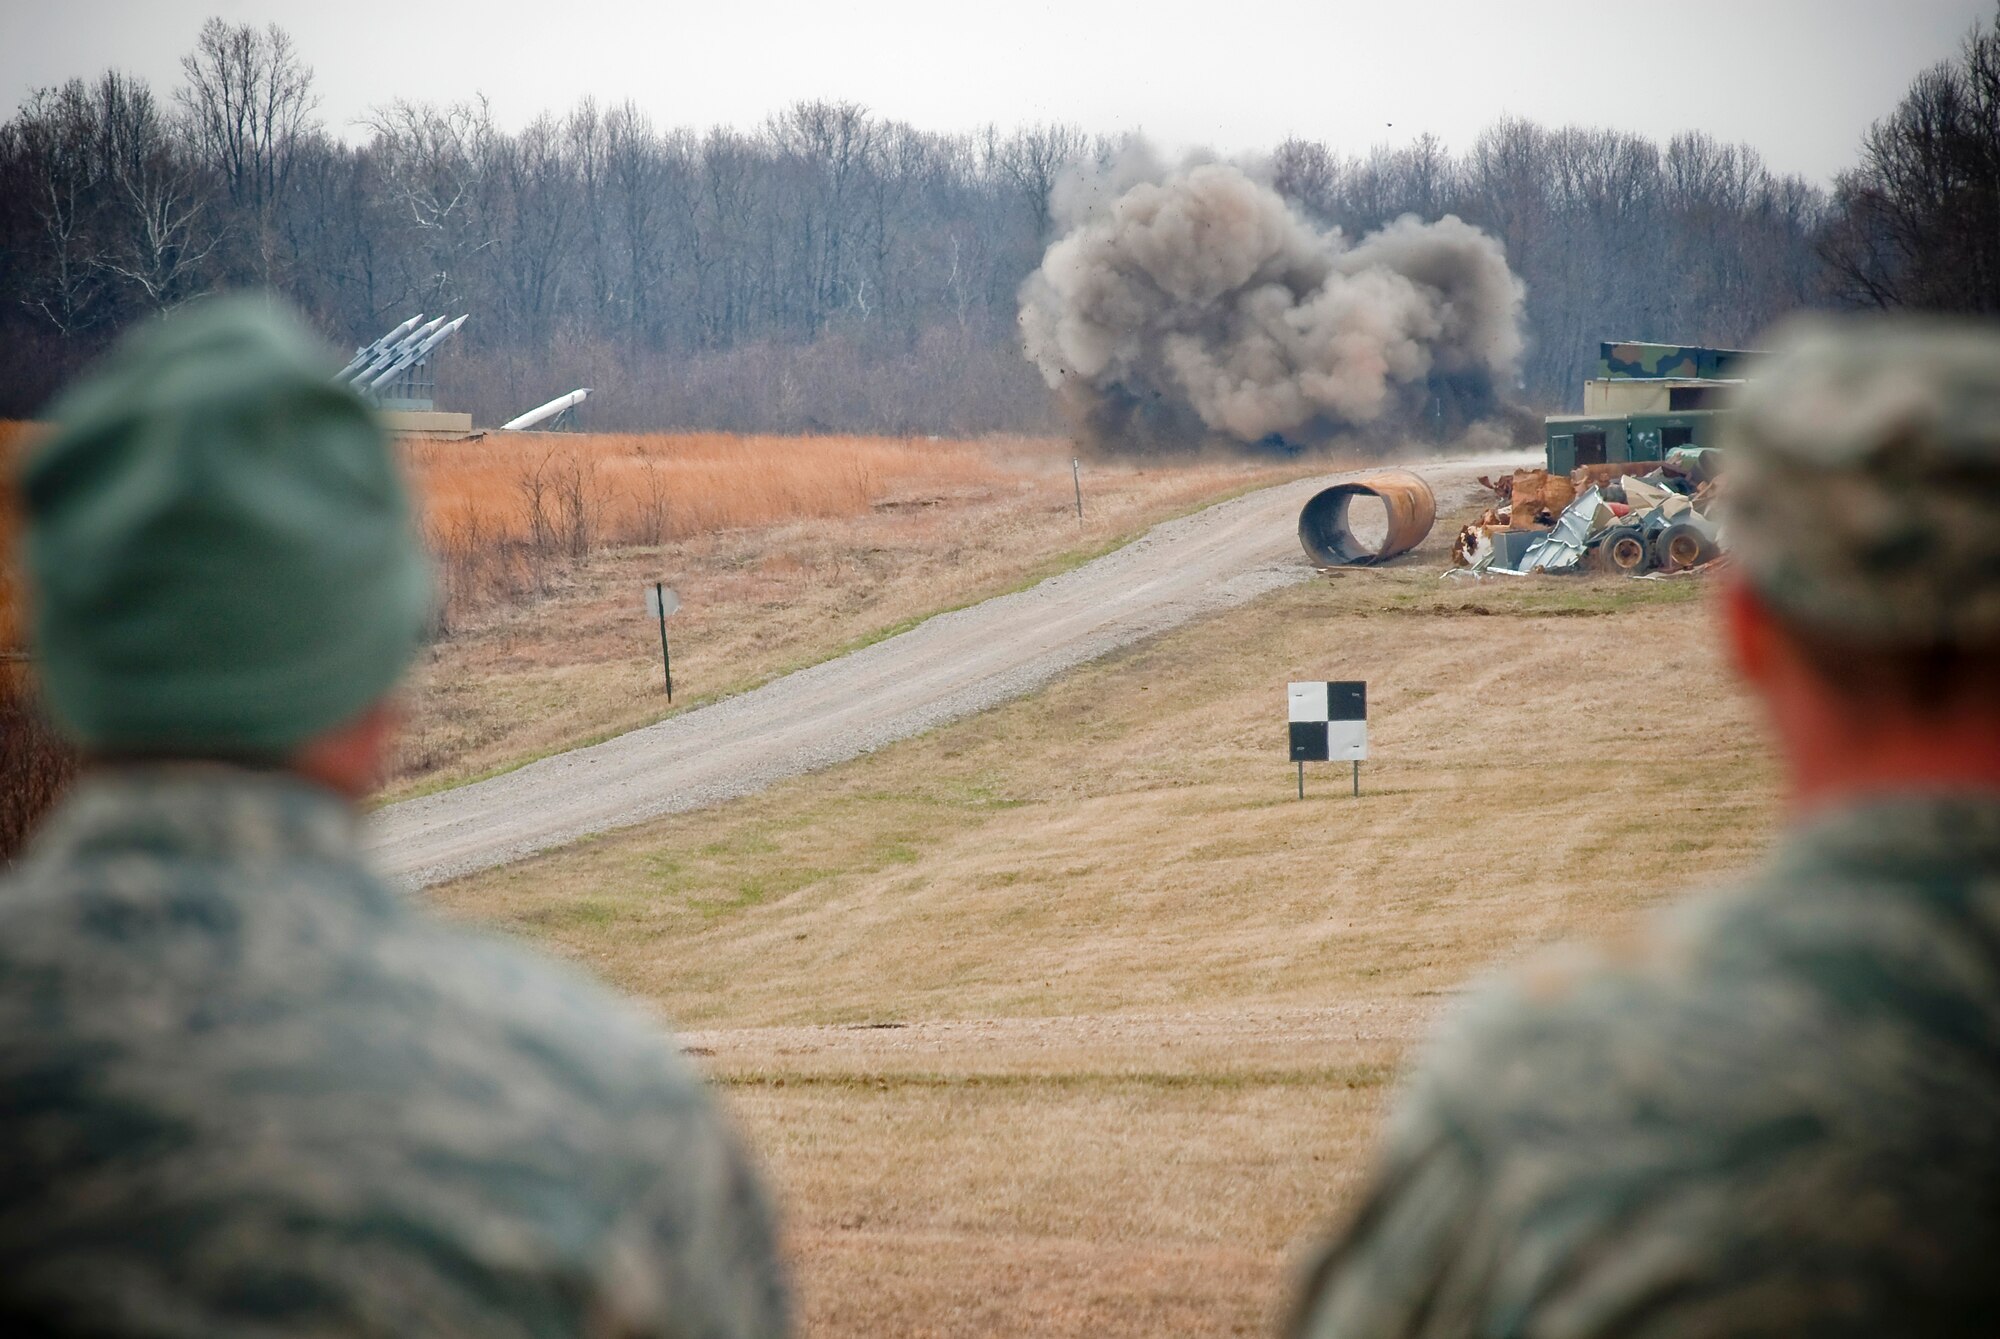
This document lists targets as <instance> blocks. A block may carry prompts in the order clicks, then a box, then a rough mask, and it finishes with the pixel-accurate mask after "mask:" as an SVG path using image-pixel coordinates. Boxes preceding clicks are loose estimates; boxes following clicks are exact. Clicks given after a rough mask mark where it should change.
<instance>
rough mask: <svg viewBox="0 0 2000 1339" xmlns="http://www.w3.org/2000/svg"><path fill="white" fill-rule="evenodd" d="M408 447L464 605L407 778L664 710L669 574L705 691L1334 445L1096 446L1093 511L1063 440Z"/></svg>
mask: <svg viewBox="0 0 2000 1339" xmlns="http://www.w3.org/2000/svg"><path fill="white" fill-rule="evenodd" d="M404 450H405V452H406V459H407V460H408V463H409V465H410V470H411V475H412V478H413V480H414V482H415V486H416V491H417V495H418V498H419V501H420V505H421V507H422V510H423V513H424V526H425V529H426V531H427V533H428V534H429V536H430V538H431V542H432V545H433V547H434V549H435V550H436V551H437V552H438V554H439V557H440V566H441V568H442V570H443V574H444V580H445V585H446V590H447V593H448V595H449V597H450V608H449V610H448V614H447V629H446V632H445V635H444V636H443V637H441V638H440V639H439V640H438V642H437V643H436V644H435V645H434V646H433V647H432V649H431V651H430V652H429V654H428V655H427V656H426V658H425V660H424V661H423V663H421V664H420V665H419V666H418V668H417V671H416V673H415V675H414V676H413V678H412V681H411V687H410V691H409V693H408V695H407V710H408V714H409V719H408V728H407V729H406V732H405V734H404V743H403V749H402V754H401V757H400V759H399V761H398V765H397V767H396V770H395V774H394V776H393V778H392V780H391V783H390V787H389V791H388V793H387V796H386V798H392V799H393V798H400V797H402V796H406V795H409V794H412V793H416V792H418V791H421V790H424V789H429V788H433V787H436V786H438V785H443V784H450V783H453V782H457V781H462V780H464V779H466V778H468V777H472V776H477V775H481V774H485V773H489V772H491V771H494V770H496V769H500V768H504V767H506V766H509V765H512V764H516V763H519V762H521V761H525V760H527V759H529V758H532V757H536V756H540V755H541V754H545V753H548V752H550V751H553V750H556V749H560V748H565V747H569V746H571V745H574V744H577V743H581V742H584V741H586V740H591V739H596V738H601V737H603V736H605V735H609V734H613V733H617V732H619V731H622V730H628V729H632V728H634V727H636V726H639V725H644V724H647V723H649V722H651V721H654V720H657V719H659V718H660V717H661V716H662V715H664V714H666V712H667V711H668V705H667V702H666V697H665V692H664V682H663V675H662V673H661V665H660V645H659V632H658V629H657V627H656V625H655V624H654V623H653V622H651V621H650V620H649V619H648V618H647V617H646V614H645V609H644V590H645V587H646V586H647V585H648V584H649V583H651V582H653V581H656V580H663V581H665V582H666V583H667V584H668V585H670V586H673V587H674V588H675V589H676V590H678V591H679V593H680V595H681V597H682V600H683V605H682V608H681V611H680V612H679V613H678V614H676V615H675V616H674V618H673V620H672V622H671V624H670V626H669V633H670V638H671V642H672V652H673V662H674V687H675V698H674V707H675V708H676V709H683V710H684V709H686V708H687V707H688V706H690V705H696V704H699V703H700V702H703V701H706V700H711V699H713V698H714V697H716V696H718V695H722V694H725V693H730V692H735V691H740V690H742V689H744V688H747V687H750V686H753V685H754V684H756V683H759V682H762V681H763V680H765V679H768V678H770V677H772V676H773V675H776V674H780V673H783V672H785V671H787V670H790V669H794V668H797V667H799V666H802V665H806V664H810V663H812V662H814V661H817V660H822V659H825V658H826V657H827V656H829V655H832V654H835V653H837V652H838V651H840V650H842V649H845V648H850V647H853V646H855V645H858V644H861V643H864V642H866V641H869V640H873V639H875V638H878V637H880V636H883V635H885V634H887V633H889V632H892V631H895V630H897V629H898V628H900V627H903V626H907V625H908V624H909V623H910V622H912V621H914V620H917V619H920V618H923V617H925V616H927V615H929V614H932V613H936V612H938V611H939V610H942V609H946V608H952V607H955V606H957V605H961V604H965V603H968V602H970V601H973V600H978V599H983V598H985V597H987V596H990V595H995V594H999V593H1001V592H1003V591H1006V590H1010V589H1013V588H1015V587H1017V586H1020V585H1022V584H1024V583H1026V582H1029V581H1032V580H1034V579H1036V578H1038V577H1041V576H1044V575H1047V574H1049V573H1051V572H1053V571H1056V570H1059V569H1060V568H1061V567H1064V566H1066V565H1069V564H1071V563H1074V562H1076V561H1079V560H1081V559H1083V558H1086V557H1089V556H1092V555H1094V554H1096V553H1099V552H1102V551H1103V550H1105V549H1106V548H1108V547H1110V546H1112V545H1114V544H1116V543H1117V542H1119V541H1120V540H1122V539H1124V538H1127V537H1130V536H1131V535H1133V534H1135V533H1137V532H1139V531H1142V530H1144V529H1145V528H1146V527H1148V526H1150V525H1152V524H1153V523H1154V522H1156V521H1159V520H1162V519H1165V518H1166V517H1168V516H1172V515H1175V514H1178V513H1180V512H1184V511H1187V510H1189V509H1191V508H1193V507H1196V506H1199V505H1201V504H1203V503H1205V502H1208V501H1212V500H1215V499H1217V498H1220V497H1223V496H1226V495H1228V494H1230V493H1233V492H1237V491H1240V490H1242V489H1244V488H1247V487H1252V486H1256V485H1258V484H1263V483H1270V482H1276V481H1278V480H1280V479H1284V478H1291V477H1297V476H1298V475H1301V474H1305V473H1310V472H1314V471H1317V470H1325V469H1328V468H1332V466H1330V465H1329V464H1328V463H1327V462H1325V461H1323V460H1322V461H1319V462H1316V463H1311V464H1304V463H1299V462H1288V463H1284V464H1277V463H1273V462H1269V461H1255V460H1241V459H1226V460H1215V461H1193V462H1178V463H1175V464H1172V465H1170V466H1141V465H1135V464H1130V463H1108V462H1102V463H1100V462H1090V463H1086V465H1085V466H1084V473H1083V488H1084V519H1083V521H1082V522H1081V523H1079V522H1078V521H1077V519H1076V514H1075V511H1074V494H1073V491H1072V482H1071V476H1070V454H1069V450H1068V448H1067V446H1066V445H1065V444H1064V443H1061V442H1054V441H1044V440H1035V439H1009V438H1002V439H993V440H982V441H977V442H969V441H949V440H946V441H933V440H927V439H916V440H908V439H882V438H865V437H732V436H728V435H724V434H715V433H694V434H675V435H669V434H661V435H653V436H618V435H609V434H606V435H587V436H586V435H568V434H539V433H537V434H519V435H508V436H500V435H494V434H489V435H488V436H486V437H485V438H483V439H480V440H476V441H474V440H467V441H443V440H428V439H412V440H409V441H407V442H406V443H405V445H404ZM578 518H581V520H579V519H578ZM579 526H580V530H579V528H578V527H579ZM579 534H580V535H581V539H579V538H578V535H579Z"/></svg>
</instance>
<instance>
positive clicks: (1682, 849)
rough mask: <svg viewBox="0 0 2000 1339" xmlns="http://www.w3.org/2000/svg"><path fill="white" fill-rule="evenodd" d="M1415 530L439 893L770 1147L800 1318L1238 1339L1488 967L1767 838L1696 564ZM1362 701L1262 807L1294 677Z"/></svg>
mask: <svg viewBox="0 0 2000 1339" xmlns="http://www.w3.org/2000/svg"><path fill="white" fill-rule="evenodd" d="M1448 533H1449V526H1448V525H1447V524H1445V523H1440V526H1439V528H1438V533H1437V535H1435V536H1434V538H1433V542H1432V544H1431V545H1429V546H1427V548H1426V550H1425V551H1423V552H1421V553H1420V554H1419V555H1417V556H1416V557H1415V558H1414V559H1413V560H1411V561H1409V562H1407V563H1405V564H1403V565H1399V566H1396V567H1393V568H1390V569H1387V570H1383V571H1376V572H1358V571H1357V572H1348V573H1344V574H1342V575H1339V576H1334V577H1322V578H1320V579H1317V580H1315V581H1313V582H1311V583H1309V584H1306V585H1302V586H1299V587H1295V588H1292V589H1290V590H1287V591H1283V592H1280V593H1278V594H1275V595H1272V596H1269V597H1266V598H1264V599H1262V600H1260V601H1258V602H1256V603H1254V604H1252V605H1249V606H1246V607H1244V608H1243V609H1241V610H1238V611H1236V612H1234V613H1230V614H1226V615H1223V616H1220V617H1217V618H1215V619H1212V620H1210V621H1208V622H1205V623H1202V624H1199V625H1195V626H1192V627H1189V628H1187V629H1183V630H1181V631H1179V632H1177V633H1174V634H1170V635H1168V636H1165V637H1162V638H1158V639H1155V640H1154V641H1151V642H1148V643H1145V644H1143V645H1141V646H1139V647H1137V648H1135V649H1133V650H1131V651H1129V652H1127V653H1124V654H1121V655H1119V656H1116V657H1113V658H1111V659H1109V660H1107V661H1104V662H1101V663H1099V664H1097V665H1094V666H1091V667H1089V668H1087V669H1084V670H1082V671H1079V672H1077V673H1075V674H1072V675H1071V676H1069V677H1067V678H1066V679H1064V680H1063V681H1062V682H1060V683H1059V684H1057V685H1056V686H1054V687H1053V688H1051V689H1049V690H1047V691H1045V692H1043V693H1041V694H1038V695H1037V696H1035V697H1032V698H1029V699H1025V700H1022V701H1020V702H1017V703H1014V704H1011V705H1009V706H1006V707H1002V708H1000V709H998V710H995V711H992V712H989V713H986V714H984V715H982V716H979V717H977V718H974V719H971V720H967V721H964V722H961V723H958V724H955V725H952V726H949V727H946V728H943V729H940V730H938V731H935V732H933V733H931V734H929V735H926V736H923V737H920V738H918V739H914V740H910V741H906V742H904V743H902V744H899V745H896V746H893V747H891V748H887V749H884V750H882V751H881V752H880V753H878V754H875V755H872V756H870V757H868V758H865V759H861V760H859V761H856V762H853V763H850V764H847V765H845V766H842V767H840V768H837V769H834V770H833V771H830V772H826V773H822V774H819V775H816V776H810V777H805V778H801V779H799V780H797V781H793V782H789V783H786V784H784V785H781V786H779V787H776V788H774V789H773V790H771V791H769V792H767V793H765V794H763V795H761V796H758V797H755V798H753V799H749V800H744V801H740V802H737V803H734V804H731V805H728V806H724V807H722V808H718V809H714V810H710V811H706V812H698V813H692V814H685V815H680V816H676V817H673V818H669V819H665V820H662V821H658V822H655V823H652V824H649V825H646V826H644V827H641V828H638V829H633V830H629V831H626V832H623V833H618V834H613V835H610V836H606V837H603V838H600V839H597V840H594V841H590V842H587V843H584V844H581V845H579V846H576V847H574V848H571V849H568V850H565V851H561V852H556V853H552V854H551V855H548V856H545V857H541V858H538V859H535V860H532V861H529V862H526V863H523V864H520V865H516V866H513V867H509V868H504V869H500V870H496V871H491V872H489V873H486V874H483V875H480V876H477V877H475V878H471V879H467V880H464V881H461V882H458V883H455V884H450V885H446V886H445V887H443V888H441V889H438V890H434V892H433V894H432V896H433V897H434V898H435V900H436V901H437V903H438V904H439V905H440V906H441V907H442V908H443V909H445V910H446V911H447V912H448V913H449V914H451V915H454V916H459V917H464V918H467V919H471V920H475V921H479V922H483V923H486V924H489V925H494V926H498V927H501V928H503V929H505V930H507V931H509V932H511V933H515V934H520V935H524V936H526V937H528V938H530V939H532V940H535V941H537V942H540V943H542V944H544V945H547V946H548V947H550V948H552V949H554V950H555V951H557V952H559V953H562V954H564V955H565V956H568V957H570V958H572V959H574V960H576V961H578V962H580V963H582V964H584V965H586V966H588V967H589V968H590V969H592V970H593V971H595V972H597V973H599V974H600V975H602V976H603V977H604V978H605V979H607V980H608V981H609V982H611V983H612V984H613V985H614V986H616V987H617V988H619V989H621V990H623V991H625V992H628V993H629V994H631V995H633V996H634V997H636V998H638V999H640V1000H642V1001H644V1002H645V1003H647V1004H648V1005H650V1006H652V1007H654V1008H656V1009H657V1010H658V1011H659V1012H660V1014H661V1016H662V1017H663V1018H665V1019H667V1020H670V1021H671V1022H672V1023H673V1024H674V1025H676V1026H677V1027H678V1028H679V1029H681V1031H682V1035H683V1039H684V1042H685V1044H686V1045H687V1047H688V1048H689V1049H690V1050H691V1052H692V1053H693V1054H695V1055H696V1056H697V1057H698V1059H699V1062H700V1063H701V1064H702V1065H704V1066H705V1067H706V1068H707V1069H708V1071H709V1072H710V1073H711V1074H712V1075H713V1076H714V1078H715V1079H716V1081H717V1082H718V1083H719V1084H720V1085H721V1088H722V1090H723V1091H724V1093H725V1095H726V1100H728V1101H729V1103H730V1104H731V1105H732V1107H733V1108H734V1110H735V1111H736V1114H737V1116H738V1118H739V1120H740V1121H741V1122H742V1124H743V1126H744V1127H745V1129H746V1132H747V1134H748V1136H749V1138H750V1140H751V1142H752V1143H753V1144H754V1145H755V1146H756V1147H757V1149H758V1150H759V1152H760V1154H761V1156H762V1157H763V1158H764V1160H765V1161H766V1163H767V1164H768V1166H769V1167H770V1170H771V1173H772V1178H773V1181H774V1183H775V1184H776V1185H777V1186H778V1187H779V1190H780V1195H781V1198H782V1199H783V1201H784V1205H785V1210H786V1214H787V1224H788V1233H789V1237H788V1240H789V1242H790V1248H791V1250H792V1253H793V1258H794V1261H795V1267H796V1270H797V1273H798V1277H799V1282H800V1288H801V1296H802V1302H803V1306H804V1310H805V1315H806V1318H807V1322H808V1324H807V1330H808V1332H809V1333H812V1334H815V1335H862V1334H871V1335H872V1334H888V1333H894V1334H936V1335H946V1334H950V1335H963V1334H993V1335H1002V1334H1060V1335H1072V1334H1074V1335H1084V1334H1090V1335H1139V1334H1158V1333H1258V1332H1262V1331H1265V1330H1267V1329H1268V1326H1269V1325H1270V1324H1272V1323H1273V1321H1274V1318H1275V1315H1276V1312H1277V1309H1278V1308H1279V1307H1280V1306H1281V1304H1282V1301H1283V1299H1284V1297H1285V1290H1286V1280H1287V1278H1288V1270H1289V1268H1290V1267H1291V1265H1292V1263H1293V1262H1294V1261H1295V1260H1296V1259H1297V1258H1298V1256H1299V1253H1300V1252H1301V1250H1302V1249H1303V1247H1304V1245H1305V1244H1306V1243H1308V1242H1310V1241H1311V1240H1313V1239H1314V1238H1315V1237H1316V1236H1317V1235H1318V1234H1319V1233H1320V1231H1321V1230H1322V1229H1323V1228H1324V1226H1325V1224H1326V1223H1327V1222H1328V1221H1329V1220H1330V1219H1331V1218H1333V1217H1334V1216H1335V1215H1337V1214H1338V1212H1339V1210H1340V1206H1341V1204H1342V1201H1343V1197H1344V1196H1345V1195H1346V1194H1348V1193H1350V1192H1351V1190H1352V1189H1353V1187H1354V1185H1355V1183H1356V1179H1357V1178H1358V1177H1359V1176H1360V1175H1361V1174H1362V1171H1363V1169H1364V1167H1365V1154H1366V1149H1367V1147H1368V1145H1369V1141H1370V1140H1371V1139H1372V1137H1373V1132H1374V1128H1375V1125H1376V1122H1377V1121H1378V1120H1379V1116H1380V1112H1381V1110H1382V1107H1383V1104H1384V1101H1385V1100H1386V1097H1387V1095H1388V1093H1389V1092H1390V1091H1391V1087H1392V1083H1393V1077H1394V1075H1395V1073H1396V1072H1397V1069H1398V1066H1399V1065H1400V1064H1402V1063H1403V1062H1404V1061H1405V1059H1406V1058H1407V1056H1408V1055H1409V1053H1410V1051H1411V1049H1412V1048H1413V1047H1414V1046H1415V1045H1416V1044H1417V1043H1418V1041H1419V1039H1420V1038H1421V1036H1422V1035H1423V1032H1424V1030H1425V1029H1426V1028H1427V1027H1428V1025H1429V1023H1430V1021H1431V1019H1432V1018H1433V1017H1434V1015H1435V1013H1436V1012H1437V1010H1438V1009H1440V1008H1441V1007H1445V1006H1446V1005H1448V1003H1449V1001H1450V1000H1451V999H1452V997H1453V996H1454V995H1455V994H1456V993H1457V992H1459V991H1460V990H1461V989H1462V988H1463V987H1464V986H1465V984H1466V983H1467V981H1468V980H1469V979H1471V978H1473V977H1475V976H1476V975H1477V974H1478V973H1479V972H1480V971H1482V970H1484V969H1486V968H1488V967H1490V966H1493V965H1495V964H1503V963H1506V962H1509V961H1514V960H1517V959H1518V958H1519V957H1520V956H1521V955H1523V954H1524V953H1527V952H1530V951H1532V950H1534V949H1535V948H1537V947H1539V946H1542V945H1546V944H1549V943H1552V942H1554V941H1557V940H1559V939H1564V938H1568V937H1573V936H1585V937H1595V938H1602V937H1610V936H1617V935H1622V934H1624V933H1627V932H1628V931H1630V930H1632V929H1633V928H1634V927H1635V926H1636V925H1637V924H1638V923H1639V922H1640V921H1641V918H1642V917H1643V914H1644V913H1645V911H1646V910H1647V909H1648V908H1650V907H1653V906H1655V905H1657V904H1658V903H1659V902H1660V901H1661V900H1662V899H1664V898H1666V897H1668V896H1670V895H1671V894H1672V892H1673V890H1675V889H1676V888H1679V887H1681V886H1683V885H1685V884H1687V883H1689V882H1700V881H1703V880H1709V879H1714V878H1717V877H1719V876H1720V875H1721V873H1722V872H1723V871H1725V870H1727V869H1729V868H1731V867H1735V866H1738V865H1740V864H1742V863H1744V862H1746V861H1748V860H1749V859H1751V858H1753V857H1754V855H1755V854H1756V853H1757V852H1758V851H1759V850H1760V849H1761V847H1762V845H1763V843H1764V841H1765V840H1766V836H1767V833H1768V832H1769V830H1770V825H1771V821H1772V818H1773V813H1772V810H1771V807H1770V804H1769V802H1768V799H1767V796H1768V794H1769V791H1770V786H1771V782H1772V776H1771V771H1770V767H1769V764H1768V762H1767V760H1766V758H1765V755H1764V751H1763V748H1762V745H1761V742H1760V739H1759V735H1758V732H1757V730H1756V727H1755V724H1754V722H1753V720H1752V719H1751V717H1750V714H1749V711H1748V708H1747V706H1746V704H1745V703H1744V701H1743V700H1742V699H1741V697H1740V696H1739V695H1738V693H1737V692H1736V690H1735V688H1734V687H1733V685H1732V684H1731V682H1730V681H1729V679H1728V677H1727V675H1726V673H1725V672H1724V670H1723V668H1722V667H1721V666H1720V665H1719V663H1718V662H1717V659H1716V657H1715V654H1714V652H1713V651H1712V649H1711V641H1710V638H1709V637H1708V635H1707V618H1706V613H1705V610H1704V608H1703V604H1702V597H1703V595H1704V590H1703V587H1704V585H1705V583H1704V582H1702V581H1700V580H1684V581H1678V582H1629V581H1625V580H1623V579H1619V578H1576V579H1570V580H1562V579H1540V580H1519V581H1513V582H1500V581H1491V582H1487V583H1483V584H1476V585H1475V584H1473V583H1470V582H1455V581H1444V580H1441V579H1440V576H1439V573H1440V571H1441V568H1442V549H1441V545H1442V543H1443V537H1444V536H1445V535H1447V534H1448ZM1335 677H1341V678H1344V677H1358V678H1365V679H1367V680H1368V681H1369V683H1370V705H1371V736H1372V742H1373V748H1374V750H1375V754H1376V757H1375V759H1374V761H1372V762H1370V763H1369V764H1368V765H1366V767H1365V768H1364V770H1363V786H1362V791H1363V793H1362V795H1361V797H1360V798H1359V799H1354V798H1351V797H1350V796H1349V794H1348V785H1347V776H1346V775H1345V773H1344V772H1342V773H1340V774H1335V773H1334V772H1333V771H1332V770H1330V769H1326V768H1321V769H1318V770H1317V771H1312V772H1310V773H1309V776H1308V781H1307V798H1306V800H1305V801H1303V802H1301V801H1299V800H1298V799H1296V798H1295V790H1294V785H1295V780H1294V773H1293V771H1292V769H1291V768H1290V766H1289V764H1288V763H1287V762H1286V761H1285V754H1284V745H1283V739H1284V730H1283V707H1284V691H1283V690H1284V684H1285V683H1286V682H1287V681H1288V680H1290V679H1295V678H1298V679H1311V678H1335Z"/></svg>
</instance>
